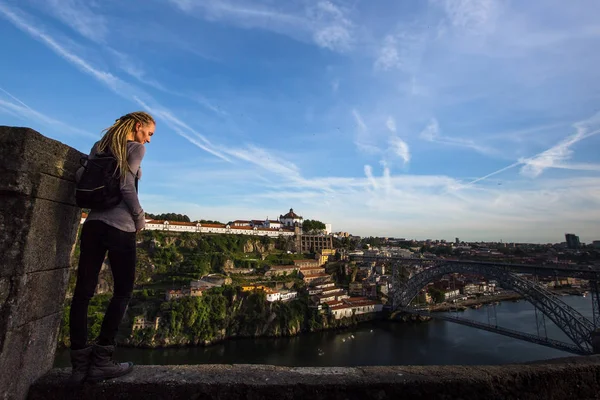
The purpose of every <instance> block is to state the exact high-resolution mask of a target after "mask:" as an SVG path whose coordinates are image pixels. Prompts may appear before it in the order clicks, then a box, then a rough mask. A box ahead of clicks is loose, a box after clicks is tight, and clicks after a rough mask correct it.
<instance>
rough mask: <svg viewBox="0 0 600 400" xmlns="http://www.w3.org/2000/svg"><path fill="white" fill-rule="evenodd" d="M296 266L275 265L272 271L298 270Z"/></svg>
mask: <svg viewBox="0 0 600 400" xmlns="http://www.w3.org/2000/svg"><path fill="white" fill-rule="evenodd" d="M297 268H298V267H296V266H294V265H273V266H272V267H271V270H284V269H297Z"/></svg>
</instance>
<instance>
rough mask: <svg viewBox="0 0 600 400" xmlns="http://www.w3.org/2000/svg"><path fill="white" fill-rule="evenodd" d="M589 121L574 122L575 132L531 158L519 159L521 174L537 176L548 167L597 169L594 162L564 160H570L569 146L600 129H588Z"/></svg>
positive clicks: (571, 154)
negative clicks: (574, 162)
mask: <svg viewBox="0 0 600 400" xmlns="http://www.w3.org/2000/svg"><path fill="white" fill-rule="evenodd" d="M593 118H594V117H593ZM589 121H590V120H588V121H585V122H580V123H578V124H575V129H576V133H574V134H573V135H571V136H569V137H567V138H565V139H564V140H562V141H561V142H560V143H558V144H556V145H555V146H553V147H551V148H549V149H548V150H545V151H543V152H541V153H539V154H537V155H535V156H533V157H531V158H528V159H521V160H519V161H520V162H521V163H522V164H523V166H522V167H521V170H520V172H521V174H522V175H524V176H527V177H529V178H537V177H538V176H540V175H541V174H542V172H544V170H546V169H548V168H562V169H571V170H584V171H596V170H598V165H595V164H566V161H568V160H570V159H571V157H572V156H573V154H574V152H573V150H572V149H571V146H573V145H574V144H575V143H577V142H579V141H581V140H583V139H586V138H588V137H590V136H593V135H596V134H598V133H600V129H595V130H592V131H590V127H589ZM596 128H597V127H596Z"/></svg>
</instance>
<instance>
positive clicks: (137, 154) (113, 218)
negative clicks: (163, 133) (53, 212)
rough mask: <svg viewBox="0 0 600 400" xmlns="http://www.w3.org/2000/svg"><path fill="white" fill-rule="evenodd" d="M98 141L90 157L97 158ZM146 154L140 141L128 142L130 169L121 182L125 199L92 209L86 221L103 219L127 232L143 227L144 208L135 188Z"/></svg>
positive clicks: (78, 177)
mask: <svg viewBox="0 0 600 400" xmlns="http://www.w3.org/2000/svg"><path fill="white" fill-rule="evenodd" d="M98 143H99V142H96V143H95V144H94V146H93V147H92V150H91V151H90V155H89V157H90V159H93V158H95V155H96V153H97V148H98ZM144 154H146V147H144V145H143V144H141V143H138V142H133V141H129V142H127V162H128V163H129V171H128V173H127V174H125V179H124V180H123V182H122V183H121V193H122V194H123V200H121V202H120V203H119V204H117V205H116V206H115V207H113V208H111V209H108V210H92V211H91V212H90V213H89V215H88V217H87V219H86V221H102V222H104V223H105V224H107V225H110V226H113V227H115V228H117V229H120V230H122V231H125V232H135V231H137V230H138V229H143V228H144V226H145V224H146V220H145V219H144V218H145V214H144V210H143V209H142V206H141V205H140V201H139V199H138V194H137V192H136V190H135V178H136V176H137V178H138V179H140V178H141V177H142V169H141V167H140V165H141V164H142V159H143V158H144ZM82 173H83V167H81V168H79V170H78V171H77V175H76V179H77V181H79V179H80V177H81V174H82Z"/></svg>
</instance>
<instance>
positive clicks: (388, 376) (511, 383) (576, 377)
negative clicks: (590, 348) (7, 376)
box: [28, 356, 600, 400]
mask: <svg viewBox="0 0 600 400" xmlns="http://www.w3.org/2000/svg"><path fill="white" fill-rule="evenodd" d="M68 375H69V369H68V368H63V369H54V370H52V371H50V372H49V373H48V374H46V375H45V376H43V377H42V378H40V379H39V380H38V381H37V382H36V383H35V384H34V385H33V386H32V387H31V389H30V391H29V397H28V398H29V399H31V400H38V399H48V400H51V399H144V400H149V399H165V400H166V399H169V400H171V399H277V400H285V399H309V400H320V399H349V400H350V399H388V398H390V399H391V398H400V399H402V398H407V399H434V398H443V399H479V398H482V399H486V400H491V399H511V398H518V399H522V400H523V399H545V400H547V399H595V398H600V357H598V356H591V357H577V358H569V359H565V360H564V362H560V360H553V361H552V362H550V363H548V364H529V365H525V364H516V365H504V366H394V367H356V368H341V367H331V368H321V367H319V368H288V367H275V366H269V365H173V366H137V367H136V368H135V370H134V372H133V373H131V374H130V375H128V376H125V377H122V378H119V379H113V380H109V381H105V382H101V383H97V384H83V385H81V386H78V387H70V388H69V387H67V385H66V379H67V377H68Z"/></svg>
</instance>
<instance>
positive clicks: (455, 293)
mask: <svg viewBox="0 0 600 400" xmlns="http://www.w3.org/2000/svg"><path fill="white" fill-rule="evenodd" d="M459 295H460V291H459V290H458V289H454V290H448V291H447V292H444V301H446V300H450V299H453V298H455V297H458V296H459Z"/></svg>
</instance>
